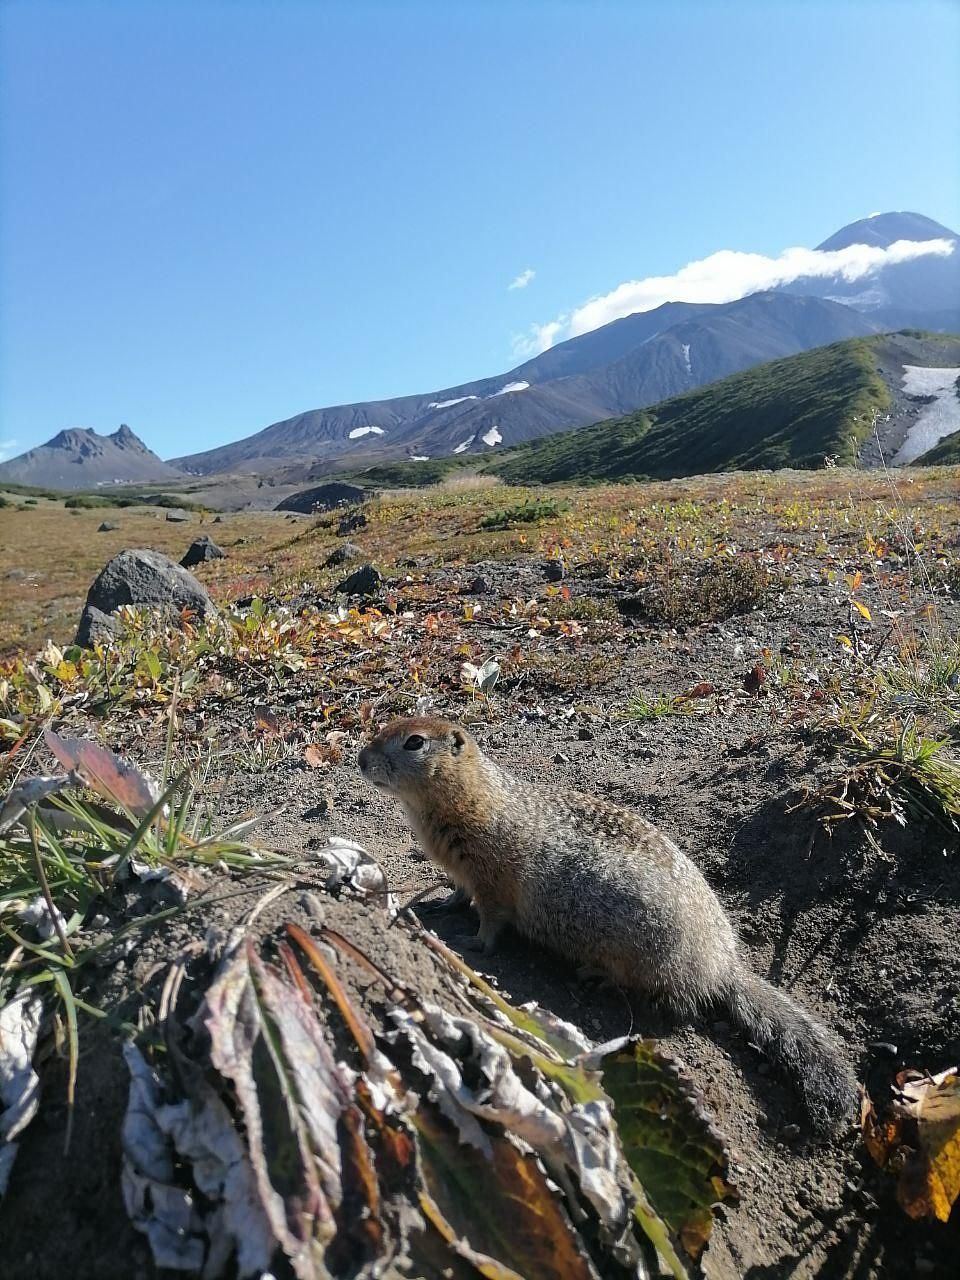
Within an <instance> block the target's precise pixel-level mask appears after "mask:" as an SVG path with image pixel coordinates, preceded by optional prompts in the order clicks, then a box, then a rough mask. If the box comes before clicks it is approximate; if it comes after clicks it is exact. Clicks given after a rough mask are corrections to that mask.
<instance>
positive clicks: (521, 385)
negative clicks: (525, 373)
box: [484, 382, 530, 400]
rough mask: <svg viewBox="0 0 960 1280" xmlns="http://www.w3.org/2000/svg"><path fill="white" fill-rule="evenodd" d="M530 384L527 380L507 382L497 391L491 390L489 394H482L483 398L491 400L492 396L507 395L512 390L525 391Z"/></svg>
mask: <svg viewBox="0 0 960 1280" xmlns="http://www.w3.org/2000/svg"><path fill="white" fill-rule="evenodd" d="M529 386H530V383H529V382H508V383H507V385H506V386H505V387H501V388H500V390H499V391H493V392H491V394H490V395H488V396H484V399H485V400H492V399H493V397H494V396H507V395H509V394H510V393H511V392H512V391H526V390H527V388H528V387H529Z"/></svg>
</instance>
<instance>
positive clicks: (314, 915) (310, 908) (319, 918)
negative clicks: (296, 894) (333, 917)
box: [299, 890, 327, 924]
mask: <svg viewBox="0 0 960 1280" xmlns="http://www.w3.org/2000/svg"><path fill="white" fill-rule="evenodd" d="M299 901H300V905H301V907H303V909H304V911H306V913H307V915H308V916H309V917H310V919H311V920H315V921H316V922H317V924H323V922H324V921H325V920H326V918H327V913H326V910H325V909H324V906H323V903H322V902H321V901H320V899H319V898H318V897H317V895H316V894H315V893H311V892H310V891H309V890H307V891H306V892H305V893H301V895H300V899H299Z"/></svg>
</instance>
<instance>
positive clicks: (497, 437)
mask: <svg viewBox="0 0 960 1280" xmlns="http://www.w3.org/2000/svg"><path fill="white" fill-rule="evenodd" d="M480 439H481V440H482V441H483V443H484V444H488V445H490V446H491V448H492V447H493V446H494V445H495V444H502V443H503V436H502V435H501V434H500V428H499V427H491V428H490V430H489V431H485V432H484V433H483V435H482V436H481V437H480Z"/></svg>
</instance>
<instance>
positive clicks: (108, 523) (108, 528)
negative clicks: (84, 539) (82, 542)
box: [97, 520, 119, 533]
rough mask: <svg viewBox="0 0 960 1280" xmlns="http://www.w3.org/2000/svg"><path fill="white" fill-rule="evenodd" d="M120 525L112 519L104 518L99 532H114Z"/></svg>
mask: <svg viewBox="0 0 960 1280" xmlns="http://www.w3.org/2000/svg"><path fill="white" fill-rule="evenodd" d="M118 527H119V526H118V525H115V524H114V523H113V521H112V520H104V521H103V523H102V524H100V525H98V527H97V533H112V532H113V531H114V529H116V528H118Z"/></svg>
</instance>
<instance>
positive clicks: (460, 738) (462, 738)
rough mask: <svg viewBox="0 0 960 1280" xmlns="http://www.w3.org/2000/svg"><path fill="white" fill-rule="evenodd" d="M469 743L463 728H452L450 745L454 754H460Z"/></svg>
mask: <svg viewBox="0 0 960 1280" xmlns="http://www.w3.org/2000/svg"><path fill="white" fill-rule="evenodd" d="M466 745H467V735H466V734H465V733H464V732H463V730H462V729H452V730H451V731H450V746H451V747H452V748H453V754H454V755H455V756H458V755H459V754H460V752H461V751H462V750H463V748H464V747H465V746H466Z"/></svg>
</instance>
